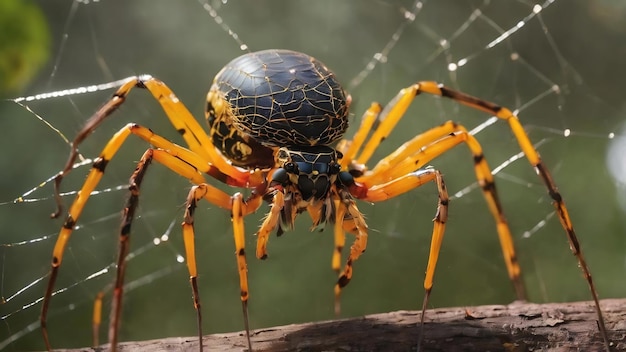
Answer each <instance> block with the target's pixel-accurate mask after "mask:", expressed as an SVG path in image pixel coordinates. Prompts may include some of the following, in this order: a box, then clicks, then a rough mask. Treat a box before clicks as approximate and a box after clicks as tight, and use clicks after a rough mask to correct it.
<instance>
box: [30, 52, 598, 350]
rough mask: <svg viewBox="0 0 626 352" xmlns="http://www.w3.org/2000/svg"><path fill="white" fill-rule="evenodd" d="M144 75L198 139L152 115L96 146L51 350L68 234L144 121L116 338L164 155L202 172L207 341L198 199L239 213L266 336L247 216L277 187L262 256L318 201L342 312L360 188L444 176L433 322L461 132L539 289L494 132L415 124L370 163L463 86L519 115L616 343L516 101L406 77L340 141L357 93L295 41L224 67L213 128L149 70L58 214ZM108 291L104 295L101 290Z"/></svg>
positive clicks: (188, 227) (105, 112)
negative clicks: (504, 197) (514, 225)
mask: <svg viewBox="0 0 626 352" xmlns="http://www.w3.org/2000/svg"><path fill="white" fill-rule="evenodd" d="M135 87H137V88H143V89H147V90H149V91H150V93H151V94H152V95H153V96H154V97H155V98H156V99H157V100H158V101H159V103H160V104H161V107H162V108H163V110H164V111H165V113H166V115H167V117H168V118H169V119H170V122H171V123H172V125H173V126H174V128H175V129H176V130H177V131H178V132H179V133H180V135H181V136H182V138H183V139H184V141H185V143H186V144H187V146H188V147H182V146H180V145H177V144H174V143H172V142H170V141H168V140H166V139H165V138H163V137H160V136H159V135H157V134H155V133H154V132H153V131H152V130H150V129H149V128H146V127H143V126H140V125H137V124H135V123H129V124H127V125H126V126H125V127H123V128H122V129H120V130H119V131H118V132H117V133H116V134H115V135H114V136H113V137H112V138H111V139H110V140H109V142H108V143H107V144H106V145H105V147H104V148H103V150H102V152H101V153H100V155H99V157H98V158H96V159H95V160H96V162H95V163H94V164H93V167H92V169H91V171H90V172H89V175H88V176H87V179H86V181H85V183H84V184H83V186H82V187H81V189H80V190H79V192H77V195H76V199H75V200H74V202H73V203H72V205H71V206H70V208H69V210H68V213H67V215H66V220H65V223H64V225H63V226H62V228H61V231H60V233H59V236H58V239H57V242H56V244H55V247H54V250H53V254H52V264H51V274H50V279H49V281H48V285H47V287H46V292H45V294H44V297H43V303H42V313H41V326H42V332H43V334H44V340H45V343H46V347H47V348H48V349H49V350H50V349H51V345H50V342H49V339H48V330H47V328H46V319H47V312H48V306H49V304H50V300H51V298H52V295H53V292H54V284H55V280H56V277H57V275H58V270H59V268H60V265H61V262H62V260H63V254H64V252H65V247H66V245H67V243H68V241H69V238H70V235H71V234H72V231H73V230H74V228H75V226H76V223H77V221H78V219H79V217H80V215H81V213H82V211H83V209H84V206H85V204H86V202H87V200H88V198H89V196H90V195H91V194H92V192H93V191H94V190H95V188H96V186H97V185H98V183H99V181H100V179H101V178H102V176H103V175H104V172H105V168H106V166H107V165H108V162H109V161H110V160H111V158H113V157H114V156H115V154H116V153H117V152H118V150H119V148H120V147H121V145H122V144H123V143H124V141H125V140H126V138H127V137H128V136H130V135H131V134H132V135H136V136H138V137H140V138H141V139H143V140H145V141H147V142H149V143H150V145H151V147H150V148H149V149H147V150H146V151H145V152H144V154H143V156H142V157H141V159H140V161H139V163H138V165H137V167H136V169H135V172H134V173H133V174H132V176H131V178H130V182H129V190H130V193H131V196H130V197H129V198H128V201H127V203H126V206H125V208H124V212H123V222H122V226H121V228H120V234H119V251H118V260H117V262H116V268H117V273H116V281H115V284H114V290H113V292H114V297H113V299H112V307H111V312H112V314H111V318H110V327H109V332H110V334H109V343H110V348H111V349H115V348H116V344H117V331H118V326H119V323H120V314H121V312H122V309H121V304H122V297H123V291H124V280H123V279H124V272H125V267H126V254H127V253H128V251H129V237H130V228H131V224H132V221H133V217H134V213H135V210H136V209H137V205H138V201H139V192H140V187H141V181H142V180H143V178H144V175H145V173H146V171H147V169H148V167H149V165H150V164H151V162H153V161H156V162H158V163H161V164H163V165H164V166H166V167H167V168H169V169H170V170H172V171H174V172H176V173H177V174H179V175H181V176H183V177H185V178H187V179H189V180H190V181H191V182H192V183H193V184H194V186H193V187H192V188H191V190H190V191H189V193H188V195H187V200H186V203H185V215H184V220H183V224H182V233H183V238H184V243H185V251H186V261H187V268H188V270H189V275H190V282H191V287H192V293H193V300H194V306H195V308H196V314H197V321H198V336H199V346H200V350H202V330H201V321H202V319H201V309H200V307H201V306H200V295H199V291H198V284H197V276H198V272H197V265H196V251H195V244H194V237H195V231H194V214H195V211H196V208H197V204H198V202H200V201H201V200H203V199H204V200H206V201H208V202H210V203H212V204H214V205H216V206H218V207H221V208H223V209H226V210H228V211H229V212H230V215H231V218H232V224H233V234H234V240H235V253H236V260H237V268H238V272H239V283H240V288H241V289H240V295H241V302H242V305H243V312H244V323H245V329H246V337H247V342H248V348H249V349H252V343H251V338H250V328H249V326H248V313H247V312H248V311H247V302H248V276H247V275H248V271H247V263H246V255H245V254H246V251H245V248H244V247H245V243H246V241H245V231H244V221H243V219H244V217H245V216H247V215H249V214H252V213H254V212H255V211H257V210H258V209H259V208H260V207H261V205H262V204H263V200H265V201H267V202H268V203H269V205H270V207H269V212H268V214H267V216H266V217H265V218H264V219H263V222H262V224H261V226H260V227H259V229H258V231H257V233H256V235H257V236H256V243H257V246H256V256H257V258H261V259H263V258H266V257H267V243H268V238H269V235H270V234H271V233H273V232H274V230H276V232H277V233H278V234H280V233H281V232H282V228H281V224H286V225H287V226H289V227H293V224H294V219H295V217H296V216H297V215H298V214H299V213H301V212H305V211H306V212H308V213H309V215H310V216H311V220H312V222H313V225H314V226H317V225H320V224H322V223H324V222H327V223H331V224H332V227H333V233H334V241H335V248H334V252H333V256H332V264H331V265H332V268H333V270H335V271H337V272H339V278H338V279H337V281H336V283H335V303H336V304H335V310H336V311H337V312H338V311H339V296H340V294H341V291H342V288H343V287H344V286H346V285H347V284H348V283H349V282H350V279H351V278H352V271H353V264H354V262H355V261H356V260H357V259H358V258H359V257H360V255H361V254H362V253H363V252H364V251H365V248H366V246H367V239H368V227H367V224H366V223H365V218H364V216H363V214H361V212H360V211H359V209H358V207H357V204H356V200H357V199H360V200H363V201H366V202H372V203H374V202H380V201H384V200H387V199H391V198H394V197H396V196H398V195H400V194H402V193H405V192H408V191H411V190H413V189H415V188H418V187H420V186H422V185H424V184H426V183H429V182H434V183H435V184H436V185H437V194H438V202H437V211H436V213H435V218H434V219H433V224H434V225H433V232H432V240H431V244H430V252H429V257H428V266H427V268H426V277H425V279H424V289H425V296H424V300H423V302H422V314H421V324H422V326H423V325H424V313H425V310H426V307H427V306H428V298H429V296H430V293H431V289H432V286H433V280H434V279H433V278H434V273H435V267H436V264H437V259H438V256H439V250H440V248H441V245H442V240H443V235H444V231H445V226H446V221H447V214H448V193H447V190H446V187H445V183H444V181H443V176H442V174H441V173H440V172H439V171H438V170H436V169H434V168H430V167H427V166H428V163H430V161H432V160H433V159H435V158H437V157H438V156H440V155H442V154H444V153H446V152H447V151H449V150H451V149H452V148H454V147H455V146H457V145H459V144H464V145H465V146H466V147H467V148H468V149H469V150H470V152H471V154H472V156H473V161H474V170H475V173H476V178H477V180H478V184H479V185H481V188H482V192H483V195H484V197H485V200H486V202H487V205H488V207H489V211H490V212H491V214H492V216H493V218H494V221H495V223H496V231H497V233H498V236H499V239H500V244H501V247H502V253H503V255H504V261H505V264H506V267H507V271H508V274H509V278H510V279H511V281H512V283H513V287H514V288H515V291H516V294H517V298H518V299H521V300H523V299H525V290H524V284H523V282H522V280H521V269H520V266H519V263H518V261H517V256H516V253H515V248H514V244H513V237H512V235H511V232H510V229H509V226H508V223H507V220H506V217H505V216H504V212H503V210H502V209H503V207H502V204H501V203H500V200H499V197H498V194H497V192H496V188H495V181H494V177H493V174H492V172H491V169H490V168H489V165H488V164H487V160H486V158H485V156H484V154H483V149H482V147H481V145H480V143H479V142H478V141H477V140H476V138H475V137H474V136H473V135H472V134H471V133H469V132H468V131H467V129H466V128H465V127H463V126H462V125H461V124H458V123H454V122H451V121H448V122H446V123H443V124H442V125H440V126H437V127H434V128H431V129H429V130H427V131H425V132H423V133H416V135H415V137H413V138H412V139H411V140H409V141H407V142H406V143H404V144H403V145H402V146H400V147H399V148H398V149H397V150H396V151H394V152H393V153H391V154H389V155H388V156H386V157H384V158H383V159H382V160H381V161H380V162H378V163H377V164H376V166H375V167H373V168H372V169H368V167H367V163H368V161H369V160H370V158H371V157H372V155H373V153H374V150H375V149H376V148H377V147H378V146H379V145H380V143H382V141H384V140H385V139H386V138H387V137H388V135H389V134H390V133H391V131H392V130H393V129H394V127H395V125H396V123H397V122H398V121H399V120H400V118H401V117H402V116H403V115H404V114H405V112H406V109H407V108H408V106H409V105H410V104H411V102H412V101H413V99H414V98H415V97H416V96H417V95H419V94H420V93H426V94H431V95H436V96H440V97H444V98H449V99H452V100H454V101H456V102H458V103H460V104H463V105H467V106H469V107H471V108H473V109H476V110H480V111H483V112H486V113H488V114H491V115H493V116H496V117H497V118H499V119H501V120H504V121H506V122H508V124H509V126H510V128H511V130H512V132H513V134H514V136H515V138H516V139H517V141H518V143H519V146H520V148H521V150H522V152H523V153H524V155H525V156H526V158H527V159H528V161H529V163H530V165H531V166H532V167H533V168H534V169H535V170H536V171H537V173H538V174H539V176H540V178H541V180H542V181H543V183H544V184H545V186H546V188H547V190H548V194H549V195H550V197H551V199H552V202H553V204H554V207H555V208H556V213H557V215H558V216H559V219H560V221H561V224H562V225H563V228H564V229H565V232H566V235H567V239H568V241H569V243H570V248H571V249H572V251H573V252H574V255H575V256H576V258H577V259H578V263H579V266H580V268H581V269H582V271H583V274H584V277H585V278H586V280H587V283H588V286H589V289H590V291H591V293H592V296H593V299H594V301H595V308H596V311H597V317H598V326H599V328H600V332H601V334H602V337H603V338H604V343H605V346H606V349H607V350H608V349H609V347H608V346H609V341H608V337H607V333H606V329H605V326H604V321H603V317H602V312H601V310H600V305H599V303H598V296H597V293H596V291H595V287H594V285H593V282H592V280H591V274H590V273H589V269H588V267H587V264H586V263H585V260H584V258H583V255H582V252H581V250H580V246H579V243H578V240H577V238H576V235H575V232H574V227H573V225H572V222H571V220H570V217H569V214H568V212H567V208H566V207H565V203H564V201H563V198H562V197H561V195H560V194H559V192H558V190H557V187H556V184H555V183H554V181H553V180H552V177H551V176H550V173H549V172H548V169H547V167H546V165H545V164H544V163H543V161H542V159H541V157H540V156H539V154H538V153H537V151H536V149H535V148H534V147H533V144H532V143H531V142H530V140H529V138H528V135H527V134H526V132H525V131H524V129H523V128H522V125H521V124H520V122H519V120H518V118H517V116H515V115H514V114H513V113H512V112H511V110H509V109H507V108H503V107H500V106H499V105H496V104H494V103H491V102H488V101H485V100H481V99H478V98H475V97H472V96H469V95H467V94H464V93H461V92H458V91H455V90H452V89H450V88H448V87H445V86H443V85H440V84H438V83H435V82H418V83H416V84H413V85H411V86H409V87H407V88H404V89H402V90H400V92H399V93H398V94H397V95H396V97H395V98H393V99H392V100H391V101H390V102H389V103H388V104H387V105H386V106H385V107H384V108H382V107H381V106H380V105H379V104H376V103H375V104H372V105H371V106H370V107H369V109H367V111H366V112H365V113H364V115H363V118H362V120H361V124H360V127H359V128H358V130H357V131H356V133H355V135H354V136H353V137H352V138H351V139H343V140H341V141H340V142H339V143H338V144H337V147H331V144H332V143H333V142H335V141H337V140H338V139H341V138H342V137H343V135H344V133H345V131H346V128H347V126H348V120H347V118H348V107H349V105H350V101H351V100H350V96H348V95H347V94H345V92H344V91H343V89H342V88H341V86H340V85H339V83H338V82H337V80H336V78H335V76H334V74H333V73H332V72H331V71H330V70H329V69H328V68H327V67H326V66H325V65H323V64H321V63H320V62H319V61H318V60H316V59H314V58H312V57H311V56H308V55H306V54H302V53H298V52H294V51H288V50H265V51H261V52H256V53H248V54H245V55H242V56H241V57H239V58H237V59H235V60H233V61H232V62H231V63H229V64H228V65H226V67H225V68H224V69H222V71H220V73H219V74H218V75H217V77H216V78H215V80H214V83H213V86H212V88H211V90H210V92H209V94H208V96H207V109H206V117H207V120H208V123H209V126H210V131H209V132H208V133H206V132H205V131H204V130H203V129H202V127H201V125H200V124H199V123H198V122H197V121H196V120H195V119H194V118H193V116H192V115H191V113H190V112H189V111H188V110H187V108H186V107H185V106H184V105H183V103H182V102H181V101H180V100H179V99H178V98H177V97H176V96H175V95H174V93H173V92H172V91H171V90H170V89H169V88H168V87H167V86H166V85H165V84H164V83H163V82H161V81H159V80H157V79H155V78H153V77H150V76H147V75H146V76H138V77H131V78H129V79H128V81H127V82H126V83H124V84H123V85H122V86H121V87H120V88H119V89H118V90H117V92H115V94H114V95H113V97H112V98H111V99H110V100H109V101H107V102H106V103H105V104H104V106H103V107H102V108H101V109H100V110H98V111H97V112H96V113H95V114H94V115H93V116H92V117H91V118H90V119H89V120H88V121H87V123H86V124H85V126H84V127H83V129H82V130H81V131H80V132H79V133H78V135H77V136H76V138H75V139H74V141H73V143H72V150H71V152H70V157H69V159H68V161H67V163H66V165H65V167H64V169H63V170H62V171H61V172H60V173H59V174H58V176H57V177H56V180H55V192H56V194H55V195H56V199H57V209H58V211H57V212H56V213H55V215H58V214H59V212H60V209H61V198H60V193H59V185H60V183H61V180H62V179H63V177H64V176H65V175H66V174H67V173H69V172H70V171H71V170H72V168H73V164H74V162H75V160H76V158H77V157H78V152H77V150H78V149H77V148H78V145H79V144H80V143H81V142H82V141H83V140H84V139H85V138H87V137H88V136H89V135H90V134H91V133H92V132H93V131H94V130H95V129H96V127H97V126H98V125H100V123H101V122H102V121H103V120H104V119H106V117H107V116H109V115H110V114H111V113H113V111H115V110H116V109H117V108H118V107H119V106H120V105H121V104H122V103H123V102H124V101H125V99H126V96H127V95H128V93H129V92H130V91H131V90H132V89H133V88H135ZM207 177H208V178H210V180H213V179H214V180H217V181H219V182H222V183H225V184H226V185H229V186H232V187H239V188H243V189H246V190H249V191H250V192H249V193H250V196H249V197H247V198H244V196H243V195H242V194H241V193H239V192H236V193H234V194H232V195H231V194H228V193H226V192H224V191H223V190H221V189H219V188H217V187H215V186H213V185H211V184H210V183H209V182H207ZM346 232H347V233H350V234H352V235H354V242H353V244H352V246H351V247H350V251H349V254H348V255H347V259H346V261H345V265H344V267H343V270H341V271H339V269H340V268H341V264H340V260H341V258H342V249H343V248H344V245H345V240H346V236H345V234H346ZM219 234H220V235H221V234H222V233H221V232H220V233H219ZM99 300H100V303H101V297H100V298H99ZM97 316H98V317H99V314H98V315H97ZM98 324H99V318H96V315H94V325H95V326H97V325H98ZM94 330H96V331H97V329H94ZM446 343H448V342H446ZM418 349H419V348H418Z"/></svg>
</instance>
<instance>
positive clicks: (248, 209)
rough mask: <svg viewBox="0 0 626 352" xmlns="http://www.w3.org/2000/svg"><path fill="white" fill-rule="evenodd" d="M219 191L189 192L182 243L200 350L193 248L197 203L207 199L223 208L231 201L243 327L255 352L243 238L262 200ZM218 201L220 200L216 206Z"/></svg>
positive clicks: (200, 189)
mask: <svg viewBox="0 0 626 352" xmlns="http://www.w3.org/2000/svg"><path fill="white" fill-rule="evenodd" d="M216 190H217V189H216V188H214V187H213V186H211V185H209V184H207V183H201V184H199V185H197V186H194V187H192V188H191V190H190V191H189V195H188V196H187V201H186V207H185V209H186V210H185V217H184V221H183V224H182V225H183V239H184V242H185V252H186V256H187V268H188V269H189V277H190V279H189V280H190V283H191V288H192V293H193V301H194V307H195V308H196V312H197V318H198V337H199V338H200V350H201V351H202V329H201V327H202V316H201V310H200V294H199V292H198V283H197V277H198V272H197V265H196V253H195V245H194V238H195V234H194V212H195V209H196V206H197V203H198V202H199V201H200V200H201V199H206V200H208V201H209V202H211V203H213V204H216V205H218V206H220V204H225V203H226V201H227V199H226V198H228V201H229V202H228V203H227V204H228V206H227V209H230V211H231V219H232V221H233V230H234V239H235V255H236V256H237V267H238V271H239V284H240V288H241V290H240V295H241V304H242V308H243V316H244V326H245V329H246V338H247V341H248V348H249V350H250V351H252V343H251V341H250V325H249V319H248V272H247V264H246V254H245V234H244V223H243V218H244V216H246V215H248V214H250V213H252V212H254V211H256V210H257V209H258V208H259V207H260V205H261V202H262V198H261V197H260V196H259V195H253V197H252V198H250V199H248V200H246V201H244V200H243V197H242V195H241V193H236V194H234V195H233V196H232V197H229V196H228V195H226V194H225V193H223V192H221V191H218V192H215V191H216ZM216 200H218V201H217V202H216Z"/></svg>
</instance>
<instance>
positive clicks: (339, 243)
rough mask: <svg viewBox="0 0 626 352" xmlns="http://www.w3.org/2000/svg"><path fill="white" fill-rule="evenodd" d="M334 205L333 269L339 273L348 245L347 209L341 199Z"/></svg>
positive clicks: (335, 201) (337, 199)
mask: <svg viewBox="0 0 626 352" xmlns="http://www.w3.org/2000/svg"><path fill="white" fill-rule="evenodd" d="M333 204H334V206H335V225H334V234H335V250H334V251H333V257H332V260H331V267H332V269H333V270H335V271H337V272H338V271H339V269H340V267H341V252H342V251H343V247H344V246H345V245H346V233H345V232H344V231H345V229H344V225H346V223H344V219H345V216H346V207H345V206H343V204H342V201H341V200H340V199H339V197H336V199H333ZM337 311H338V309H337V303H336V302H335V312H337Z"/></svg>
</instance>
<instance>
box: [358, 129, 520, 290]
mask: <svg viewBox="0 0 626 352" xmlns="http://www.w3.org/2000/svg"><path fill="white" fill-rule="evenodd" d="M460 143H465V145H466V146H467V147H468V148H469V149H470V152H471V153H472V156H473V159H474V170H475V174H476V179H477V180H478V182H479V184H480V185H481V188H482V191H483V195H484V197H485V200H486V202H487V205H488V207H489V211H490V212H491V214H492V216H493V218H494V221H495V223H496V229H497V232H498V237H499V239H500V246H501V249H502V253H503V257H504V262H505V264H506V267H507V272H508V275H509V278H510V280H511V282H512V283H513V287H514V289H515V293H516V296H517V299H519V300H525V299H526V292H525V288H524V284H523V281H522V279H521V268H520V265H519V262H518V260H517V256H516V254H515V246H514V243H513V236H512V235H511V230H510V228H509V226H508V223H507V220H506V217H505V216H504V211H503V209H502V205H501V202H500V199H499V197H498V194H497V190H496V186H495V181H494V178H493V175H492V174H491V169H490V168H489V165H488V164H487V161H486V159H485V157H484V154H483V151H482V148H481V146H480V144H479V143H478V141H477V140H476V138H474V137H473V136H472V135H470V134H469V133H468V132H467V130H466V129H465V127H463V126H461V125H459V124H456V123H454V122H452V121H448V122H446V123H444V124H442V125H441V126H438V127H435V128H432V129H430V130H428V131H426V132H424V133H422V134H420V135H418V136H416V137H414V138H413V139H411V140H410V141H408V142H406V143H404V144H403V145H402V146H400V147H399V148H398V149H396V151H394V152H393V153H391V154H389V155H388V156H387V157H385V158H383V159H382V160H380V161H379V162H378V164H376V166H375V167H374V168H373V169H372V170H370V171H365V173H364V175H363V176H360V177H357V178H356V181H357V182H360V183H362V184H364V185H366V186H368V187H370V188H371V187H375V185H377V184H381V183H382V184H384V183H386V182H389V181H390V180H394V179H397V178H398V177H401V176H402V175H406V174H408V173H410V172H413V171H414V170H416V169H419V168H421V167H423V166H425V165H426V164H427V163H428V162H429V161H431V160H432V159H434V158H436V157H438V156H440V155H441V154H443V153H445V152H447V151H448V150H450V149H451V148H453V147H455V146H456V145H458V144H460Z"/></svg>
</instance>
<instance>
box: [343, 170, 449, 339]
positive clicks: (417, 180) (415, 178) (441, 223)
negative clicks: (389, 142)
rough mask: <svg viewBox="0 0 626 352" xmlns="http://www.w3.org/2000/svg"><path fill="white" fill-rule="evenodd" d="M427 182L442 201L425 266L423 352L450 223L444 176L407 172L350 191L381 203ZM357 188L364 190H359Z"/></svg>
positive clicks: (421, 320) (432, 173) (370, 200)
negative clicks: (428, 309)
mask: <svg viewBox="0 0 626 352" xmlns="http://www.w3.org/2000/svg"><path fill="white" fill-rule="evenodd" d="M428 182H435V183H436V184H437V192H438V195H439V200H438V203H437V212H436V213H435V217H434V219H433V232H432V236H431V242H430V251H429V254H428V265H427V266H426V276H425V278H424V300H423V302H422V314H421V318H420V335H419V336H420V337H419V340H418V345H417V350H418V351H419V350H420V346H421V343H422V339H423V336H424V334H423V329H424V317H425V313H426V307H427V306H428V300H429V298H430V293H431V291H432V287H433V281H434V275H435V268H436V266H437V260H438V259H439V253H440V251H441V244H442V241H443V236H444V232H445V228H446V221H447V220H448V202H449V198H448V191H447V189H446V185H445V182H444V180H443V176H442V175H441V173H440V172H439V171H438V170H435V169H432V168H427V169H421V170H417V171H414V172H411V173H408V174H406V175H404V176H401V177H398V178H396V179H393V180H391V181H389V182H387V183H385V184H381V185H377V186H374V187H371V188H368V187H367V186H365V185H362V184H358V182H357V183H355V185H354V186H353V187H352V189H351V192H354V193H353V194H355V196H359V197H361V199H363V200H366V201H369V202H380V201H383V200H387V199H390V198H393V197H396V196H398V195H400V194H402V193H405V192H408V191H410V190H412V189H415V188H418V187H421V186H423V185H424V184H426V183H428ZM357 188H363V189H361V190H358V191H356V190H357ZM351 254H352V253H351ZM350 263H351V262H350V259H348V264H350ZM347 266H348V265H346V267H347ZM346 273H347V271H346ZM348 279H349V277H348ZM341 282H342V280H341V278H340V280H339V282H338V286H341ZM346 283H347V282H346ZM338 294H339V292H338V291H337V290H335V297H337V296H338Z"/></svg>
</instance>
